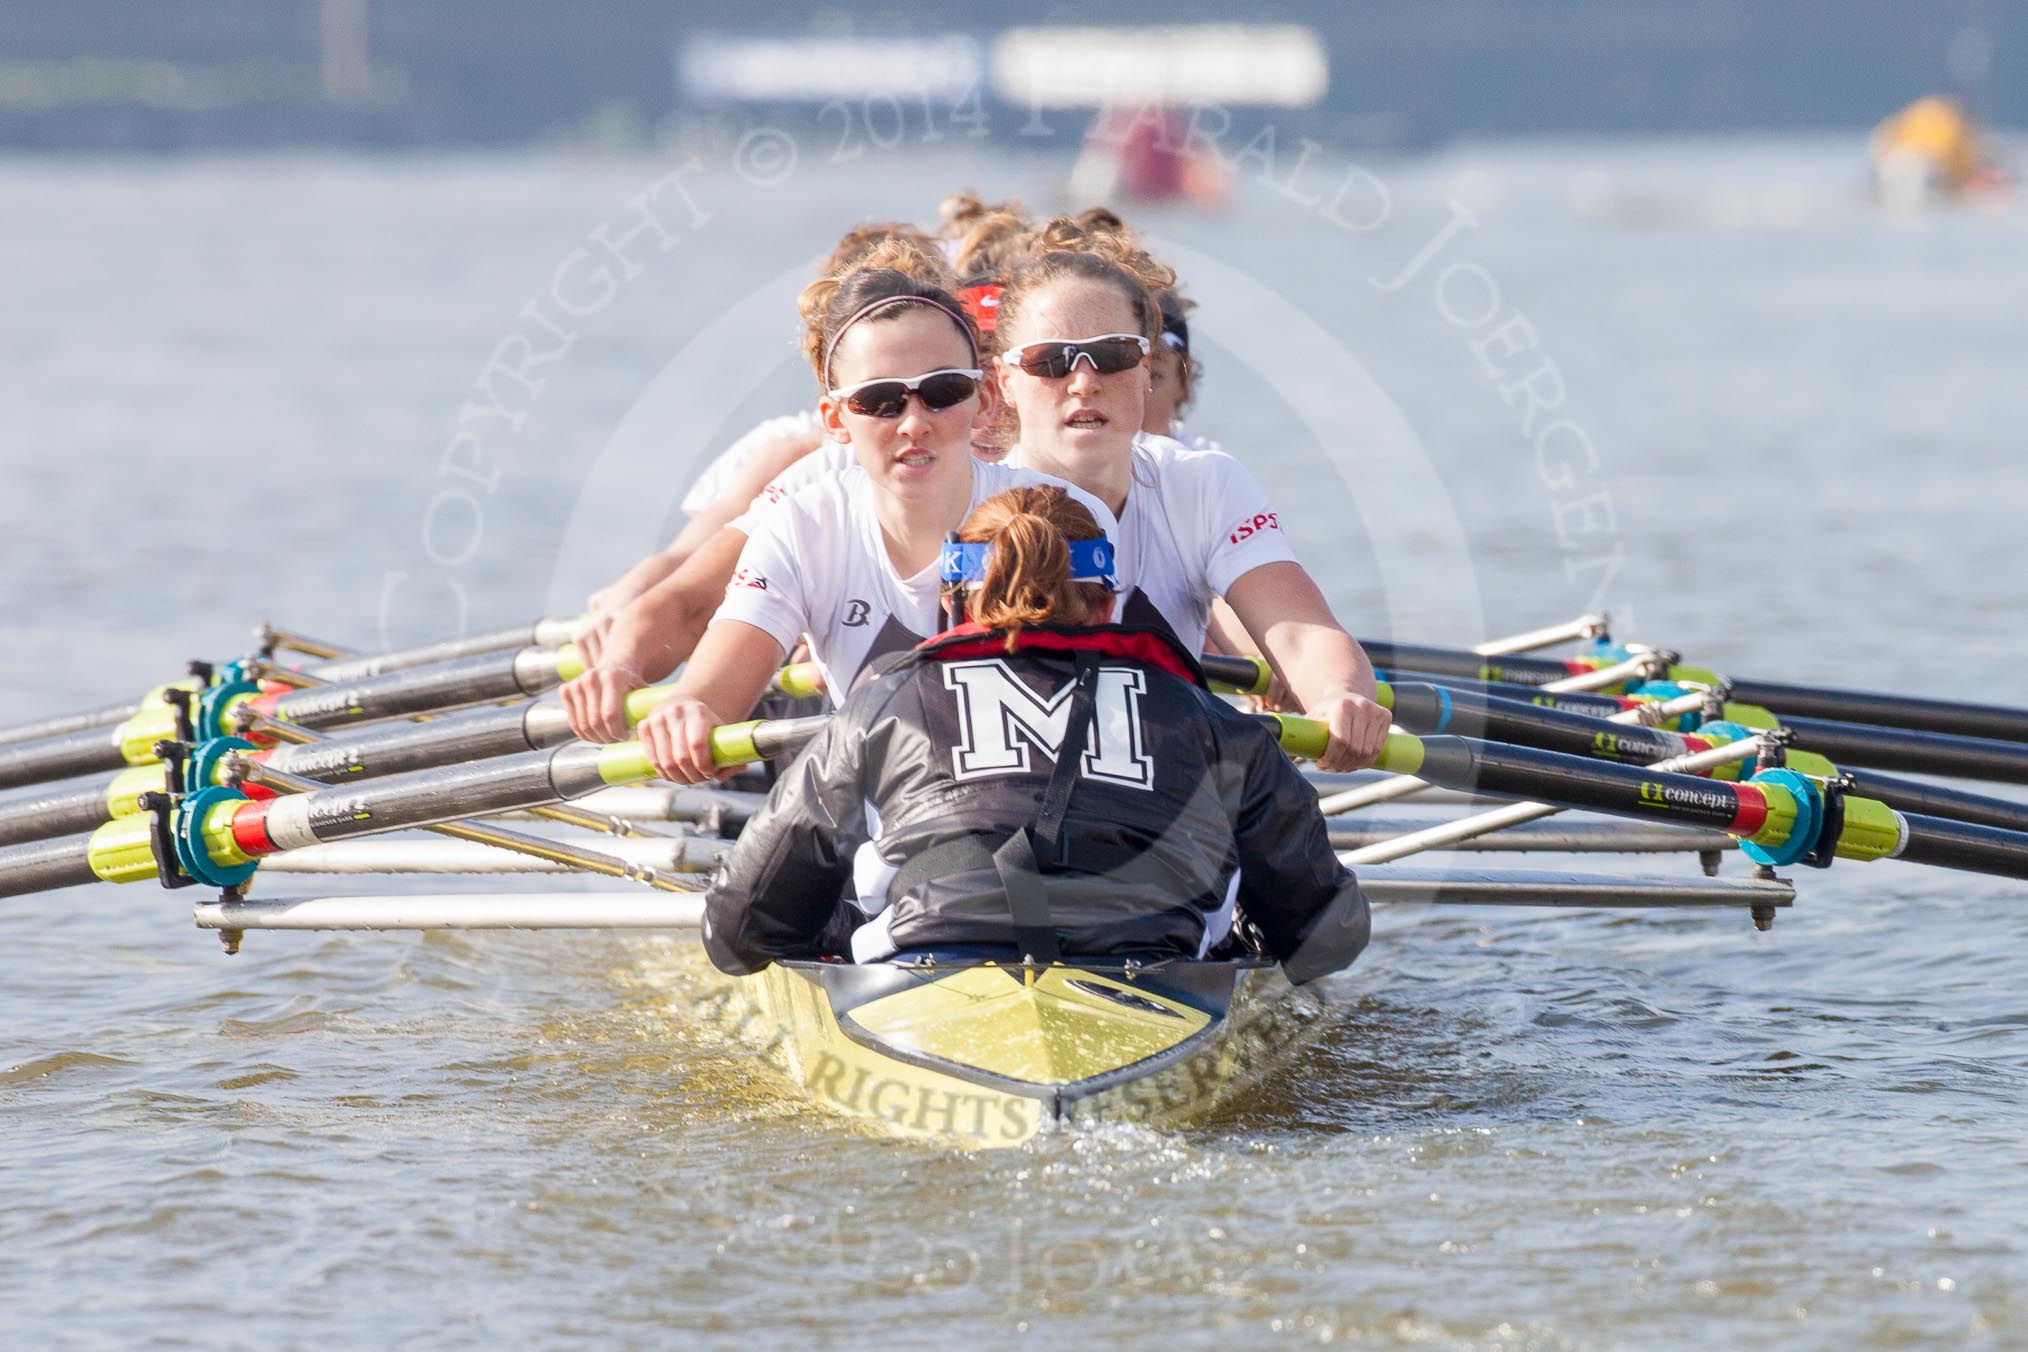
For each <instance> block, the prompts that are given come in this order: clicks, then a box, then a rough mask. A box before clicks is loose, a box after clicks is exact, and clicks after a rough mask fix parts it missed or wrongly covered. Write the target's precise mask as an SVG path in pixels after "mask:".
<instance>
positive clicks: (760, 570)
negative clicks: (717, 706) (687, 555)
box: [711, 460, 1118, 705]
mask: <svg viewBox="0 0 2028 1352" xmlns="http://www.w3.org/2000/svg"><path fill="white" fill-rule="evenodd" d="M1037 484H1042V485H1050V486H1053V487H1057V488H1063V489H1066V490H1068V491H1069V493H1070V495H1071V496H1072V497H1074V498H1076V499H1077V500H1078V501H1079V502H1081V503H1083V504H1084V505H1085V507H1086V508H1088V509H1089V510H1090V512H1091V514H1092V518H1093V519H1094V520H1096V521H1097V522H1098V524H1099V526H1100V527H1101V528H1102V529H1103V530H1104V531H1105V532H1106V534H1107V535H1109V536H1113V537H1114V538H1115V539H1117V538H1118V535H1117V531H1118V527H1117V525H1116V523H1115V522H1114V521H1113V515H1112V513H1111V512H1109V511H1107V510H1106V508H1105V504H1104V503H1102V502H1100V501H1099V500H1098V499H1097V498H1095V497H1093V496H1092V495H1091V494H1089V493H1087V492H1085V491H1084V490H1083V489H1080V488H1076V487H1073V486H1072V485H1070V484H1067V483H1064V482H1063V481H1062V480H1060V479H1052V478H1050V477H1049V476H1048V475H1046V474H1037V473H1036V472H1035V471H1033V470H1025V469H1014V468H1011V467H1009V466H1007V465H989V464H986V463H984V462H983V461H978V460H974V461H973V462H972V501H971V504H970V506H968V507H967V508H966V514H967V515H970V513H971V509H972V508H973V507H977V506H978V505H979V504H980V503H982V502H984V501H985V500H986V499H987V498H990V497H992V496H993V495H994V494H995V493H1004V492H1006V491H1007V490H1008V489H1010V488H1027V487H1031V486H1033V485H1037ZM875 493H876V490H875V488H874V487H873V481H872V480H871V479H869V478H867V477H866V471H864V470H862V469H860V468H859V467H858V466H857V465H854V466H853V467H852V468H851V469H849V470H847V471H845V472H844V473H842V474H832V475H828V476H826V477H824V478H821V479H819V480H817V481H816V482H815V483H812V484H809V485H806V486H805V487H803V488H801V489H798V490H797V491H796V492H794V493H791V494H790V495H789V496H788V497H787V498H785V499H783V500H782V501H781V502H779V503H776V504H773V505H772V506H763V505H760V504H756V506H755V508H754V510H752V511H751V512H749V513H748V514H747V515H746V516H744V517H742V518H741V519H740V520H739V521H738V522H735V523H734V525H735V527H736V528H737V529H740V530H743V531H745V532H746V535H747V541H746V548H745V549H743V550H741V551H740V555H739V566H738V567H737V568H735V569H734V570H733V574H732V581H731V583H730V584H728V585H727V587H726V589H725V601H724V602H723V603H722V604H721V605H720V606H719V607H718V613H717V614H716V615H715V616H713V617H712V621H711V622H712V623H713V624H718V623H719V622H721V621H723V620H739V621H741V622H743V623H745V624H750V625H752V626H754V628H756V629H759V630H761V631H763V632H764V633H766V634H768V635H769V636H770V637H772V638H773V639H774V640H775V642H777V643H779V644H781V645H782V651H783V653H785V654H786V653H787V652H789V651H790V650H791V649H793V648H794V647H795V646H796V640H797V639H798V638H800V637H802V636H804V635H806V634H807V635H808V636H809V639H810V652H811V656H813V657H814V658H815V659H816V661H817V665H818V666H819V668H821V669H822V671H823V673H824V687H825V689H827V690H828V691H830V692H831V702H832V703H833V704H834V705H835V704H842V703H843V702H844V700H845V696H846V694H847V693H848V692H849V691H850V690H851V687H852V683H853V681H855V680H856V679H857V678H858V676H859V674H860V673H861V672H862V671H864V670H865V669H866V666H867V664H868V663H870V662H871V661H873V659H875V658H877V657H884V656H886V655H887V654H888V653H893V652H903V651H906V650H907V649H909V648H913V647H915V646H916V645H917V644H919V643H921V642H922V641H923V640H924V639H926V638H929V637H931V636H932V635H934V634H936V633H939V632H940V631H941V630H942V629H943V627H944V622H943V613H942V605H941V598H940V596H939V588H938V584H937V565H936V562H935V561H934V560H932V561H931V562H930V564H929V566H928V567H926V568H924V569H923V570H922V571H921V572H919V573H917V574H916V575H915V576H913V577H902V576H901V575H900V574H899V573H897V572H895V570H894V563H893V561H892V560H890V559H889V558H888V555H887V544H886V542H885V540H884V539H883V538H882V536H881V531H880V520H879V518H878V517H877V516H876V515H875V513H874V499H875Z"/></svg>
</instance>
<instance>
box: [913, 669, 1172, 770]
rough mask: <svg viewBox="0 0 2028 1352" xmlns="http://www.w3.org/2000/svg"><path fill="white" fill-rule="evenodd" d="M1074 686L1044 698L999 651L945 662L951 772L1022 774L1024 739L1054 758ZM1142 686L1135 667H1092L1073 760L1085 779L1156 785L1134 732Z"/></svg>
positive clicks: (1152, 764) (1143, 678)
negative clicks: (1087, 717) (1088, 719)
mask: <svg viewBox="0 0 2028 1352" xmlns="http://www.w3.org/2000/svg"><path fill="white" fill-rule="evenodd" d="M1075 688H1076V682H1071V683H1070V684H1068V685H1065V686H1064V687H1063V688H1062V689H1061V690H1058V691H1057V692H1056V693H1055V694H1053V695H1051V696H1050V697H1049V698H1048V699H1046V700H1045V699H1043V698H1042V697H1041V696H1039V695H1037V694H1036V693H1035V692H1034V691H1032V690H1030V689H1029V688H1028V685H1027V683H1026V682H1024V681H1023V680H1021V679H1020V678H1019V677H1018V676H1016V675H1015V674H1014V673H1013V671H1012V670H1011V669H1009V667H1008V666H1007V664H1006V663H1005V662H1003V661H1001V660H999V659H998V658H993V659H990V660H986V661H979V662H953V663H951V664H950V665H948V666H946V667H945V668H944V689H946V690H948V691H950V692H951V693H952V694H954V695H956V696H957V697H958V733H959V736H958V745H957V746H955V747H953V748H952V749H951V770H952V773H953V775H954V776H955V778H957V779H958V780H959V781H960V782H963V781H964V780H968V779H980V778H984V777H985V776H988V775H1018V774H1024V773H1026V772H1027V770H1028V752H1029V748H1030V747H1034V748H1035V749H1037V750H1039V751H1042V752H1043V753H1045V754H1046V755H1048V756H1049V758H1050V759H1051V760H1052V761H1054V760H1055V758H1056V750H1057V748H1058V747H1060V746H1062V745H1063V737H1064V734H1065V733H1066V732H1068V731H1069V728H1070V696H1071V691H1072V690H1074V689H1075ZM1147 688H1148V678H1147V676H1146V675H1145V674H1144V673H1142V672H1139V671H1135V670H1133V669H1132V668H1130V667H1100V668H1099V674H1098V687H1097V689H1096V690H1095V691H1094V692H1093V694H1094V697H1095V700H1096V704H1095V707H1094V708H1093V710H1092V729H1091V735H1090V739H1089V740H1088V741H1087V743H1086V745H1085V752H1084V757H1083V760H1082V761H1081V762H1080V764H1079V766H1078V769H1079V772H1080V773H1081V774H1082V775H1083V776H1084V777H1085V778H1086V779H1100V780H1104V781H1105V782H1106V783H1108V784H1120V785H1125V786H1127V787H1129V788H1136V789H1152V788H1154V787H1155V762H1154V759H1153V758H1152V757H1150V756H1149V755H1148V754H1147V752H1146V751H1145V749H1144V747H1145V739H1144V738H1143V737H1142V735H1141V695H1142V694H1143V693H1144V692H1145V691H1146V690H1147Z"/></svg>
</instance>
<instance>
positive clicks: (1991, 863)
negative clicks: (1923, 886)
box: [1895, 814, 2028, 878]
mask: <svg viewBox="0 0 2028 1352" xmlns="http://www.w3.org/2000/svg"><path fill="white" fill-rule="evenodd" d="M1903 820H1904V821H1905V822H1906V823H1907V830H1908V837H1907V840H1906V841H1905V842H1904V843H1903V844H1902V847H1901V849H1900V851H1899V852H1898V853H1897V854H1896V856H1895V857H1896V858H1898V859H1906V860H1907V861H1908V862H1909V863H1911V864H1937V865H1940V866H1942V867H1944V868H1954V869H1962V870H1965V871H1966V872H1969V873H1992V874H1996V875H1998V876H2000V877H2002V878H2028V834H2023V833H2021V832H2019V831H2001V830H1998V829H1996V828H1994V827H1991V826H1974V825H1972V824H1970V823H1968V822H1954V821H1946V820H1945V819H1944V818H1942V817H1924V816H1920V815H1916V814H1905V815H1904V817H1903Z"/></svg>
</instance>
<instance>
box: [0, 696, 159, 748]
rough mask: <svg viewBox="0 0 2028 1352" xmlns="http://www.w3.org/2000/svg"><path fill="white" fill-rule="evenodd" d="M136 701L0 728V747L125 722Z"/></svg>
mask: <svg viewBox="0 0 2028 1352" xmlns="http://www.w3.org/2000/svg"><path fill="white" fill-rule="evenodd" d="M140 707H141V706H140V704H139V703H138V702H135V703H131V704H113V705H108V706H107V707H105V708H103V709H93V710H92V711H91V712H89V713H82V714H65V715H63V716H62V717H60V718H45V719H43V720H42V721H41V722H39V723H23V724H21V725H20V726H19V727H13V728H0V747H7V746H13V745H14V744H16V743H17V742H41V741H47V740H48V739H49V738H51V737H68V736H70V735H71V734H72V733H77V732H89V731H90V730H92V729H93V728H109V727H111V726H112V725H113V724H115V723H124V722H126V721H127V720H128V719H130V718H132V717H133V716H134V714H135V713H136V712H137V711H138V710H139V709H140Z"/></svg>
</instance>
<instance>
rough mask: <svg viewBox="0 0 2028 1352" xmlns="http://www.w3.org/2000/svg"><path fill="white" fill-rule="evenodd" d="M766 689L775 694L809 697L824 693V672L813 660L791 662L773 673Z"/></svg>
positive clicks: (797, 697) (796, 697) (799, 697)
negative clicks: (772, 677)
mask: <svg viewBox="0 0 2028 1352" xmlns="http://www.w3.org/2000/svg"><path fill="white" fill-rule="evenodd" d="M768 689H769V690H770V691H771V692H772V693H774V694H777V695H788V696H791V697H793V698H795V699H811V698H814V697H816V696H819V695H822V694H823V693H824V673H823V671H822V670H820V669H819V668H818V666H817V664H816V663H815V662H792V663H790V664H789V665H788V666H786V667H783V668H782V669H781V670H780V671H778V672H776V673H775V676H774V679H773V680H772V681H770V682H768Z"/></svg>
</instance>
